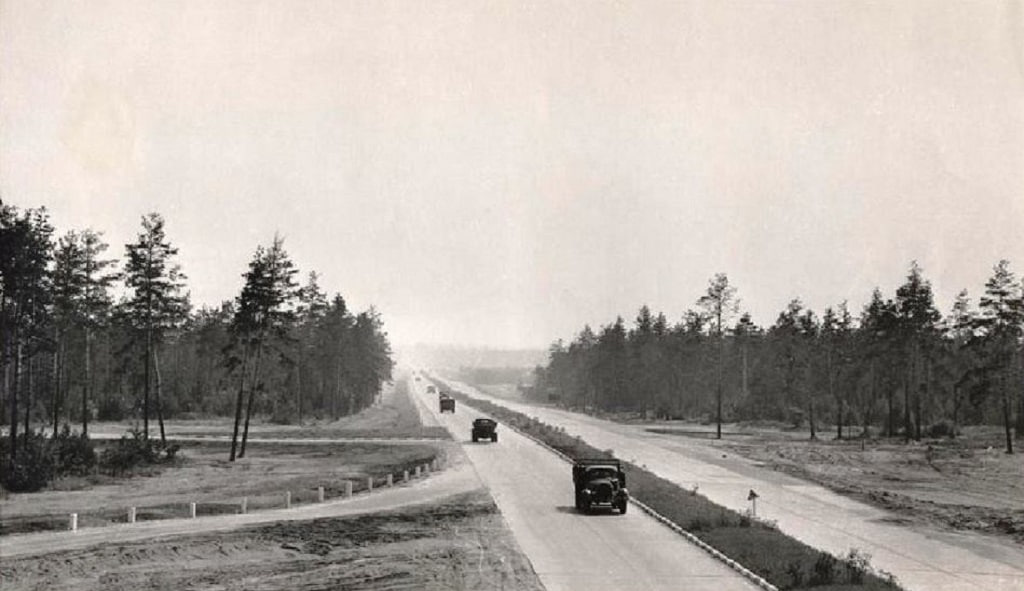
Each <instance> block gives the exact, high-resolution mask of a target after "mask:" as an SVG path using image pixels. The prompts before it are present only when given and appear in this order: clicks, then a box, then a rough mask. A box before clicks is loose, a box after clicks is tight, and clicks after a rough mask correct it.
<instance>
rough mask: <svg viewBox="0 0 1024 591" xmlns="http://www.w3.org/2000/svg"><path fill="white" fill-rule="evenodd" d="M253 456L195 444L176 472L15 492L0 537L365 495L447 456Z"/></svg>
mask: <svg viewBox="0 0 1024 591" xmlns="http://www.w3.org/2000/svg"><path fill="white" fill-rule="evenodd" d="M249 446H250V455H251V457H247V458H246V459H244V460H240V461H238V462H228V461H226V460H225V457H226V455H227V444H224V443H220V442H193V443H186V444H184V446H183V451H182V454H183V456H179V457H178V458H177V459H176V466H175V469H173V470H168V471H161V472H158V473H154V474H152V475H150V476H144V477H136V478H112V477H107V476H103V475H100V477H99V478H101V481H100V482H97V483H95V484H90V483H83V486H82V487H81V488H77V489H75V490H54V489H50V490H45V491H42V492H37V493H25V494H11V495H9V497H8V498H7V499H6V500H5V501H4V509H3V511H2V512H0V535H8V534H16V533H28V532H33V531H47V530H65V529H67V528H68V514H69V513H77V514H78V525H79V527H83V528H84V527H98V526H105V525H110V524H114V523H124V522H126V521H127V514H128V512H127V510H128V507H130V506H134V507H136V519H137V520H138V521H145V520H155V519H173V518H181V517H188V516H189V511H190V503H191V502H195V503H196V514H197V515H216V514H233V513H238V512H240V511H241V499H242V497H245V498H246V500H247V510H248V511H258V510H261V509H274V508H277V509H279V508H282V507H283V506H284V498H285V492H286V491H289V492H291V502H292V505H293V506H295V505H301V504H307V503H314V502H317V501H318V490H317V488H318V487H320V486H323V487H324V497H325V500H329V499H331V498H337V497H340V496H343V495H344V494H345V483H346V482H351V483H352V489H353V492H354V493H358V492H361V491H364V490H366V488H367V479H368V478H370V477H373V478H374V480H375V483H376V485H377V486H380V485H381V483H382V482H383V481H384V479H385V477H386V475H387V474H394V475H396V482H397V481H398V479H400V478H401V474H402V472H403V471H404V470H409V471H410V472H413V471H414V469H415V467H416V466H418V465H423V464H427V463H430V462H431V461H432V460H433V459H434V458H435V457H437V456H438V455H439V454H442V453H443V451H441V450H440V449H439V448H438V447H437V446H435V445H433V444H400V445H390V444H384V443H371V442H366V443H363V442H359V443H334V444H299V443H288V444H284V443H280V444H277V443H265V442H259V441H250V442H249Z"/></svg>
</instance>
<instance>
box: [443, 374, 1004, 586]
mask: <svg viewBox="0 0 1024 591" xmlns="http://www.w3.org/2000/svg"><path fill="white" fill-rule="evenodd" d="M445 381H447V382H448V383H450V384H451V385H452V386H453V387H456V388H457V389H459V390H461V391H463V392H466V393H467V394H470V395H472V396H476V397H479V398H482V399H486V400H489V401H491V402H494V403H496V404H501V405H503V406H505V407H507V408H510V409H512V410H516V411H519V412H522V413H524V414H528V415H529V416H532V417H537V418H538V419H540V420H541V421H544V422H546V423H548V424H551V425H557V426H560V427H564V428H565V429H566V431H567V432H568V433H569V434H571V435H578V436H580V437H582V438H583V439H584V440H585V441H587V442H588V443H590V444H591V445H593V446H594V447H596V448H598V449H611V450H614V452H615V454H616V455H617V456H618V457H620V458H623V459H627V460H631V461H634V462H636V463H639V464H644V465H646V466H647V467H648V468H649V469H651V470H652V471H653V472H655V473H656V474H658V475H659V476H662V477H664V478H667V479H668V480H671V481H673V482H676V483H677V484H680V485H681V486H683V487H685V488H692V487H693V486H695V485H696V486H699V490H700V492H701V493H702V494H704V495H706V496H708V497H709V498H710V499H711V500H713V501H715V502H717V503H719V504H722V505H725V506H727V507H730V508H732V509H735V510H738V511H744V510H746V509H747V507H748V503H747V498H746V497H747V493H748V491H749V490H750V489H755V490H757V492H758V494H759V495H760V498H759V499H758V514H759V515H760V516H762V517H766V518H768V519H773V520H776V521H777V522H778V524H779V527H780V529H782V530H783V531H785V532H787V533H789V534H790V535H793V536H794V537H796V538H798V539H800V540H802V541H803V542H805V543H807V544H809V545H811V546H814V547H816V548H820V549H822V550H826V551H828V552H831V553H833V554H837V555H841V554H845V553H846V552H847V551H849V550H850V549H851V548H857V549H858V550H860V551H862V552H866V553H867V554H869V555H870V556H871V564H872V565H873V566H874V567H876V568H879V569H883V570H885V571H888V572H891V573H893V574H894V575H896V577H897V578H898V579H899V581H900V583H901V584H903V586H904V587H905V588H907V589H908V590H912V591H916V590H921V591H962V590H963V591H974V590H977V591H1022V590H1024V549H1022V548H1020V547H1019V546H1014V545H1013V544H1010V543H1006V542H1002V541H1001V540H995V539H990V538H987V537H985V536H981V535H977V534H958V533H952V532H943V531H938V530H929V529H923V528H917V529H911V528H909V527H905V526H900V525H894V524H893V523H891V520H892V519H893V518H894V517H896V516H895V515H893V514H891V513H888V512H886V511H884V510H882V509H879V508H877V507H873V506H870V505H867V504H864V503H860V502H857V501H854V500H852V499H849V498H847V497H843V496H841V495H839V494H836V493H833V492H831V491H829V490H828V489H825V488H824V487H821V486H817V485H814V484H810V483H807V482H805V481H802V480H799V479H796V478H793V477H790V476H787V475H784V474H780V473H778V472H775V471H772V470H767V469H763V468H759V467H756V466H754V465H753V464H752V463H751V462H747V461H744V460H742V459H738V458H730V459H728V460H723V459H721V458H720V455H716V456H712V452H714V453H716V454H720V452H718V451H716V450H708V449H707V448H706V447H705V446H703V445H700V446H696V445H694V444H693V443H692V442H686V441H685V438H680V437H677V436H675V437H674V436H671V435H658V434H654V433H650V432H647V431H644V430H643V429H642V428H640V427H637V426H634V425H622V424H619V423H614V422H611V421H605V420H601V419H597V418H594V417H590V416H587V415H582V414H578V413H572V412H568V411H564V410H560V409H554V408H549V407H542V406H534V405H529V404H524V403H520V402H514V401H509V400H506V399H503V398H497V397H494V396H491V395H488V394H486V393H483V392H481V391H479V390H478V389H476V388H473V387H472V386H469V385H467V384H462V383H459V382H456V381H453V380H448V379H446V378H445Z"/></svg>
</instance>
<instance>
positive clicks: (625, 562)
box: [413, 381, 757, 591]
mask: <svg viewBox="0 0 1024 591" xmlns="http://www.w3.org/2000/svg"><path fill="white" fill-rule="evenodd" d="M413 385H414V388H413V392H414V397H415V398H416V399H417V400H418V401H419V402H420V404H421V410H422V411H423V412H424V414H425V415H429V416H432V420H435V421H437V422H438V423H439V424H441V425H443V426H444V427H446V428H447V429H448V430H449V431H450V432H451V433H452V435H453V436H454V437H455V439H456V441H457V442H459V443H461V445H462V449H463V450H464V451H465V453H466V455H467V456H468V458H469V460H470V461H471V462H472V464H473V466H474V467H475V469H476V472H477V474H478V475H479V477H480V480H481V481H482V482H483V483H484V485H485V486H486V487H487V488H488V489H489V490H490V492H491V495H492V496H493V497H494V500H495V502H496V503H497V505H498V508H499V509H500V510H501V513H502V515H503V516H504V518H505V520H506V522H507V523H508V525H509V527H510V528H511V530H512V533H513V534H514V535H515V538H516V540H517V541H518V542H519V545H520V547H521V548H522V550H523V552H524V553H525V554H526V556H527V557H528V558H529V559H530V562H531V563H532V564H533V568H534V570H535V571H536V572H537V574H538V576H539V577H540V580H541V582H542V583H543V584H544V586H545V588H546V589H547V591H563V590H576V591H622V590H623V589H645V590H650V591H659V590H666V591H667V590H673V591H676V590H679V589H687V590H689V591H705V590H707V591H711V590H716V591H731V590H739V589H756V588H757V587H755V586H754V585H753V584H752V583H750V582H748V581H747V580H746V579H744V578H742V577H741V576H740V575H739V574H738V573H737V572H736V571H733V570H732V569H730V568H728V567H727V566H725V565H724V564H722V563H720V562H718V561H717V560H715V559H714V558H712V557H711V556H710V555H708V554H707V553H705V552H704V551H703V550H701V549H699V548H698V547H696V546H695V545H693V544H691V543H690V542H688V541H686V540H685V539H684V538H682V537H681V536H679V535H678V534H676V533H674V532H673V531H672V530H670V529H668V528H667V527H666V526H664V525H662V524H660V523H658V522H657V521H656V520H654V519H653V518H652V517H650V516H648V515H646V514H644V513H642V512H640V511H638V510H636V508H635V507H633V508H632V509H633V510H632V511H629V512H627V514H626V515H618V514H613V513H609V514H595V515H581V514H579V513H578V512H577V511H576V510H575V508H574V507H573V492H572V475H571V470H570V466H569V464H568V463H566V462H565V461H564V460H562V459H560V458H558V457H557V456H556V455H554V454H553V453H552V452H550V451H548V450H547V449H545V448H543V447H541V446H540V445H538V444H537V443H535V442H534V441H531V440H529V439H527V438H525V437H523V436H521V435H518V434H517V433H515V432H514V431H512V430H510V429H506V428H502V427H501V426H499V427H498V434H499V438H498V439H499V440H498V443H490V442H481V443H472V442H471V441H470V428H471V425H472V422H473V419H475V418H477V417H481V416H486V415H483V414H482V413H479V412H477V411H476V410H473V409H471V408H469V407H466V406H463V405H458V406H457V407H456V412H455V413H454V414H453V413H444V414H441V413H440V412H439V408H438V406H439V405H438V401H437V395H436V394H427V393H426V382H425V381H420V382H414V383H413ZM426 420H427V421H428V422H430V421H431V419H429V418H428V419H426Z"/></svg>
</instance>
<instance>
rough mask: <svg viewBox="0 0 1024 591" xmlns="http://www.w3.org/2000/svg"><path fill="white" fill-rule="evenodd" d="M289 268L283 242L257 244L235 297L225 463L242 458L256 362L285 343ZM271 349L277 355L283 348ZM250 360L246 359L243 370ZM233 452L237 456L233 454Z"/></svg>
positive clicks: (257, 385) (259, 382) (258, 380)
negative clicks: (234, 390)
mask: <svg viewBox="0 0 1024 591" xmlns="http://www.w3.org/2000/svg"><path fill="white" fill-rule="evenodd" d="M296 272H297V271H296V269H295V266H294V265H293V264H292V262H291V259H289V258H288V254H287V253H286V252H285V250H284V240H283V239H282V238H281V237H280V236H274V241H273V242H272V243H271V246H270V247H269V248H264V247H262V246H260V247H258V248H257V249H256V253H255V254H254V255H253V258H252V261H250V263H249V270H248V271H247V272H246V273H245V275H244V277H245V285H244V286H243V287H242V292H241V294H240V295H239V296H238V301H237V306H236V310H235V317H234V319H233V321H232V326H231V331H232V334H233V336H234V339H235V343H236V346H237V348H240V349H241V351H242V362H241V371H240V377H239V388H238V397H237V399H236V404H235V423H234V429H233V431H232V436H231V454H230V458H229V459H230V461H234V460H235V458H236V457H237V458H241V457H244V456H245V446H246V442H247V441H248V438H249V421H250V419H251V417H252V411H253V404H254V403H255V400H256V394H257V392H259V391H261V390H262V387H263V379H262V372H261V370H262V367H261V364H262V361H263V355H264V353H265V352H266V350H267V348H268V347H271V346H273V345H274V344H275V343H278V344H280V343H286V342H287V341H288V336H287V335H288V330H289V329H290V327H291V325H292V322H293V321H294V317H295V312H294V310H292V308H291V303H292V300H293V299H294V298H295V295H296V294H295V288H296V285H295V281H294V276H295V273H296ZM277 352H278V353H279V354H283V352H284V347H283V346H282V347H279V348H278V350H277ZM250 361H251V363H252V368H251V370H250V369H249V364H250ZM247 371H251V375H250V376H249V380H248V381H249V384H248V385H249V395H248V400H247V403H246V405H245V423H244V428H243V431H242V439H241V447H240V448H239V447H238V431H239V422H240V421H241V419H242V403H243V400H244V399H245V396H244V392H245V389H246V376H247ZM236 451H237V454H236Z"/></svg>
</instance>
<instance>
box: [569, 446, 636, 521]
mask: <svg viewBox="0 0 1024 591" xmlns="http://www.w3.org/2000/svg"><path fill="white" fill-rule="evenodd" d="M572 483H573V487H574V488H575V489H576V509H577V510H579V511H582V512H583V513H590V512H591V510H593V509H594V508H596V507H610V508H613V509H618V511H619V513H621V514H625V513H626V508H627V507H628V506H629V491H628V490H626V473H625V472H623V471H622V464H621V462H619V461H618V460H611V459H604V458H595V459H577V460H576V461H575V462H574V463H573V466H572Z"/></svg>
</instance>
